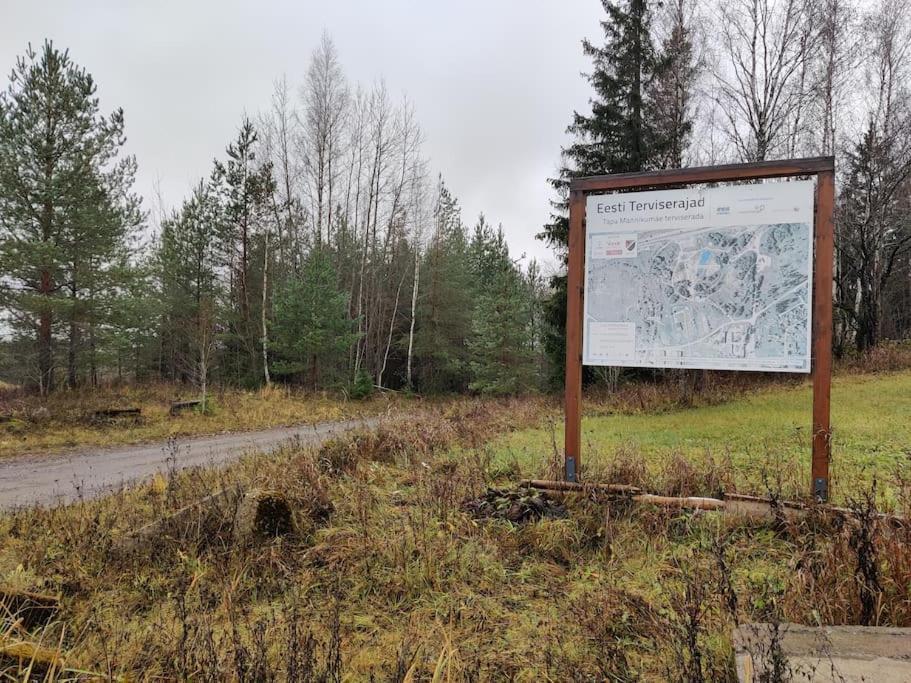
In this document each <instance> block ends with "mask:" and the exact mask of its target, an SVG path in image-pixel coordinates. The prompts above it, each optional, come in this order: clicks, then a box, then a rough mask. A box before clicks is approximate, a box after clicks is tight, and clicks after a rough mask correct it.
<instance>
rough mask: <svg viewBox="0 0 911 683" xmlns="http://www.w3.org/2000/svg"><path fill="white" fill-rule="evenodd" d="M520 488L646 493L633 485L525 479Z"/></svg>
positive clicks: (578, 491) (581, 491)
mask: <svg viewBox="0 0 911 683" xmlns="http://www.w3.org/2000/svg"><path fill="white" fill-rule="evenodd" d="M519 485H520V486H528V487H531V488H533V489H541V490H542V491H571V492H576V493H592V492H599V491H603V492H606V493H620V494H630V495H632V494H636V493H644V491H643V490H642V489H641V488H639V487H638V486H632V485H631V484H604V483H598V482H593V483H591V484H589V483H584V484H583V483H578V482H574V481H551V480H548V479H524V480H522V481H521V482H519Z"/></svg>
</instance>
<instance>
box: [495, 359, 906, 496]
mask: <svg viewBox="0 0 911 683" xmlns="http://www.w3.org/2000/svg"><path fill="white" fill-rule="evenodd" d="M811 406H812V392H811V388H810V386H809V384H804V385H800V386H798V387H794V388H780V387H776V388H770V389H768V390H765V391H761V392H759V393H756V394H754V395H751V396H749V397H745V398H740V399H737V400H734V401H731V402H729V403H725V404H722V405H715V406H707V407H699V408H690V409H673V410H669V411H666V412H661V413H657V414H633V415H630V414H613V415H605V416H589V417H585V418H584V419H583V423H582V432H583V437H582V438H583V449H584V450H583V454H582V462H583V467H586V466H587V467H589V468H590V469H597V468H598V467H599V466H603V465H605V464H606V463H607V462H608V461H610V460H611V459H612V458H614V457H615V455H616V454H617V452H618V451H620V450H622V451H625V452H632V453H634V454H636V455H637V456H638V457H641V458H642V459H644V461H645V464H646V465H647V467H648V468H649V470H650V471H653V470H656V469H660V468H661V466H662V465H663V463H664V462H665V461H667V460H668V458H669V457H670V456H673V455H681V456H683V457H685V458H686V459H689V460H692V459H703V458H705V457H706V455H707V454H708V455H710V456H712V457H714V458H716V459H718V458H730V460H731V462H732V464H733V466H734V472H733V474H734V480H735V482H737V484H738V487H740V486H741V485H742V486H743V487H745V488H750V487H752V488H756V487H758V486H760V485H761V484H762V480H761V473H762V472H763V471H765V472H768V471H769V467H770V465H774V466H775V467H780V468H782V469H781V470H780V471H787V472H788V473H789V474H794V473H797V476H798V477H799V476H804V475H805V476H806V477H809V460H810V433H811V423H810V418H811ZM832 428H833V442H832V479H833V486H835V487H837V482H838V481H851V482H852V483H853V482H855V481H856V480H857V478H863V479H866V480H869V479H871V478H872V477H873V476H874V475H875V476H876V477H877V478H880V479H888V478H889V477H890V476H891V475H892V474H893V473H894V471H895V468H896V467H898V466H900V465H902V464H903V463H905V464H906V463H908V461H909V459H911V372H909V371H904V372H898V373H891V374H881V375H842V376H838V377H836V378H835V380H834V382H833V387H832ZM554 442H556V444H557V446H558V448H562V443H563V426H562V424H561V423H559V422H558V423H557V424H555V425H554V426H553V427H552V428H548V427H544V428H539V429H528V430H523V431H518V432H515V433H512V434H509V435H507V436H505V437H503V438H502V439H499V440H498V441H496V442H495V443H494V445H493V448H494V451H495V455H496V457H497V458H498V459H501V460H507V461H515V462H517V463H518V464H519V465H520V466H521V467H522V469H523V471H524V470H526V469H530V470H532V471H534V469H535V468H536V467H539V466H540V465H541V464H542V463H543V462H545V461H546V460H547V459H549V458H550V459H552V458H553V451H554V446H553V444H554ZM836 491H837V489H836Z"/></svg>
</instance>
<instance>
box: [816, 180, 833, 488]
mask: <svg viewBox="0 0 911 683" xmlns="http://www.w3.org/2000/svg"><path fill="white" fill-rule="evenodd" d="M834 206H835V174H834V172H833V171H831V170H828V171H825V172H822V173H820V174H819V176H818V180H817V182H816V220H815V223H814V237H815V240H814V241H815V248H814V250H813V261H814V263H813V266H814V268H813V270H814V272H815V277H814V279H813V352H812V353H813V365H812V371H813V452H812V464H811V470H812V474H811V476H812V482H811V485H812V489H811V491H812V493H813V497H814V498H816V499H817V500H822V501H826V500H828V498H829V457H830V455H831V449H832V431H831V425H830V409H831V406H830V395H831V387H832V280H833V266H834V259H835V256H834V249H835V226H834Z"/></svg>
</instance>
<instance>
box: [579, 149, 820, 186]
mask: <svg viewBox="0 0 911 683" xmlns="http://www.w3.org/2000/svg"><path fill="white" fill-rule="evenodd" d="M834 169H835V158H834V157H813V158H810V159H787V160H784V161H761V162H758V163H752V164H724V165H722V166H698V167H694V168H675V169H670V170H665V171H643V172H641V173H617V174H615V175H601V176H588V177H585V178H575V179H573V180H571V181H570V184H569V186H570V190H571V191H580V192H599V191H607V190H621V189H626V188H637V189H643V190H644V189H648V188H655V187H662V186H665V185H680V184H683V183H717V182H736V181H739V180H757V179H761V178H788V177H791V176H801V175H815V174H818V173H825V172H827V171H834Z"/></svg>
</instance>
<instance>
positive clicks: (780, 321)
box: [582, 181, 814, 372]
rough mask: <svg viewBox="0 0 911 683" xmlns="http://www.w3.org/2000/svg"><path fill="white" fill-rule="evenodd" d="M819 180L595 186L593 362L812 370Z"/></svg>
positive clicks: (590, 270)
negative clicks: (598, 191)
mask: <svg viewBox="0 0 911 683" xmlns="http://www.w3.org/2000/svg"><path fill="white" fill-rule="evenodd" d="M813 188H814V183H813V182H812V181H791V182H769V183H763V184H751V185H737V186H732V187H719V188H707V187H705V186H698V187H693V188H690V189H685V190H660V191H654V192H630V193H621V194H610V195H589V196H588V198H587V202H586V228H585V245H586V246H585V318H584V325H583V344H582V346H583V352H582V360H583V363H585V364H586V365H617V366H630V367H654V368H709V369H716V370H774V371H778V372H809V371H810V335H811V320H810V311H811V302H812V298H811V286H812V282H811V280H812V278H811V274H812V269H813Z"/></svg>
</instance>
